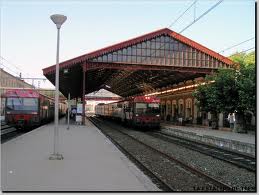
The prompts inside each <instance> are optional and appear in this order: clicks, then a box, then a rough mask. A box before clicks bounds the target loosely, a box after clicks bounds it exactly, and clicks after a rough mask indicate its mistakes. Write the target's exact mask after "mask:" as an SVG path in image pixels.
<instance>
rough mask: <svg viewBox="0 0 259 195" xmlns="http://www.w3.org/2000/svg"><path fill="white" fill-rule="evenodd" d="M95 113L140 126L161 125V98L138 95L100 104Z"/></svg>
mask: <svg viewBox="0 0 259 195" xmlns="http://www.w3.org/2000/svg"><path fill="white" fill-rule="evenodd" d="M95 115H97V116H101V117H105V118H107V117H108V118H112V119H117V120H119V121H121V122H124V123H128V124H131V125H133V126H138V127H159V126H160V100H159V99H158V98H156V97H146V96H138V97H134V98H131V99H129V100H125V101H120V102H114V103H109V104H98V105H96V107H95Z"/></svg>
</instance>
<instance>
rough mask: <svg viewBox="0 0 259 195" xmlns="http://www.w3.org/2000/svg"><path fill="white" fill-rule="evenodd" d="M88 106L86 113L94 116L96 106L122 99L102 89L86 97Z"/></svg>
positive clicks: (86, 106)
mask: <svg viewBox="0 0 259 195" xmlns="http://www.w3.org/2000/svg"><path fill="white" fill-rule="evenodd" d="M85 100H86V105H85V111H86V114H87V115H92V114H94V112H95V106H96V105H97V104H100V103H104V104H108V103H111V102H117V101H119V100H121V97H120V96H118V95H116V94H114V93H111V92H109V91H107V90H105V89H100V90H99V91H97V92H93V93H89V94H87V95H86V96H85Z"/></svg>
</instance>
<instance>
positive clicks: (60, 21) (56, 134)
mask: <svg viewBox="0 0 259 195" xmlns="http://www.w3.org/2000/svg"><path fill="white" fill-rule="evenodd" d="M50 18H51V20H52V21H53V22H54V23H55V24H56V26H57V56H56V77H55V86H56V90H55V127H54V153H53V154H52V155H51V156H50V157H49V159H50V160H62V159H63V156H62V154H59V152H58V151H59V150H58V149H59V129H58V120H59V118H58V108H59V37H60V28H61V25H62V24H63V23H64V22H65V21H66V19H67V17H66V16H63V15H58V14H56V15H52V16H51V17H50Z"/></svg>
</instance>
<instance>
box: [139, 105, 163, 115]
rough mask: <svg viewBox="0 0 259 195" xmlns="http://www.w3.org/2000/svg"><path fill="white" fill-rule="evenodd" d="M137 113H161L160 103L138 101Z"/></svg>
mask: <svg viewBox="0 0 259 195" xmlns="http://www.w3.org/2000/svg"><path fill="white" fill-rule="evenodd" d="M135 111H136V114H159V113H160V108H159V104H158V103H136V110H135Z"/></svg>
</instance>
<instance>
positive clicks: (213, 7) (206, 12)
mask: <svg viewBox="0 0 259 195" xmlns="http://www.w3.org/2000/svg"><path fill="white" fill-rule="evenodd" d="M223 1H224V0H220V1H218V2H217V3H216V4H214V5H213V6H212V7H211V8H209V9H208V10H207V11H205V12H204V13H203V14H201V15H200V16H199V17H198V18H196V19H194V20H193V21H192V22H191V23H190V24H189V25H187V26H186V27H185V28H183V29H182V30H181V31H180V32H178V33H179V34H181V33H182V32H184V31H185V30H186V29H188V28H189V27H190V26H192V25H193V24H194V23H196V22H197V21H199V20H200V19H201V18H203V17H204V16H205V15H207V14H208V13H209V12H210V11H211V10H213V9H215V8H216V7H217V6H218V5H219V4H221V3H222V2H223Z"/></svg>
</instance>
